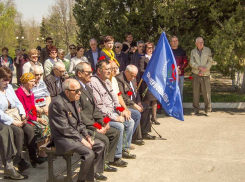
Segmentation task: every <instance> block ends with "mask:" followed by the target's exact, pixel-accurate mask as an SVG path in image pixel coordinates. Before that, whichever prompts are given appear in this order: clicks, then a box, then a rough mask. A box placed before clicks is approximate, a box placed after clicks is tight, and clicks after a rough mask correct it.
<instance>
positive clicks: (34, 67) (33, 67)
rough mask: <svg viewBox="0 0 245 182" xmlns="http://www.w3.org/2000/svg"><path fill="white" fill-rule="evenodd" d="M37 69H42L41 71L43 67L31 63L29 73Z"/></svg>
mask: <svg viewBox="0 0 245 182" xmlns="http://www.w3.org/2000/svg"><path fill="white" fill-rule="evenodd" d="M37 70H41V71H42V73H43V69H41V66H39V65H33V66H31V68H30V72H31V73H33V74H34V73H35V71H37Z"/></svg>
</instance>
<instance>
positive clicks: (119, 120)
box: [116, 116, 125, 123]
mask: <svg viewBox="0 0 245 182" xmlns="http://www.w3.org/2000/svg"><path fill="white" fill-rule="evenodd" d="M116 121H117V122H120V123H123V122H124V121H125V120H124V117H123V116H117V120H116Z"/></svg>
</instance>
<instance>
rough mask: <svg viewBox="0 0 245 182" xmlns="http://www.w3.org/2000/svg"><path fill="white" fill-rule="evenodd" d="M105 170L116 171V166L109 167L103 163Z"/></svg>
mask: <svg viewBox="0 0 245 182" xmlns="http://www.w3.org/2000/svg"><path fill="white" fill-rule="evenodd" d="M104 171H106V172H117V168H115V167H111V166H109V165H108V164H105V170H104Z"/></svg>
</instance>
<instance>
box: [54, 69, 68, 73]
mask: <svg viewBox="0 0 245 182" xmlns="http://www.w3.org/2000/svg"><path fill="white" fill-rule="evenodd" d="M55 69H56V70H57V71H59V72H60V73H64V72H65V71H66V70H58V69H57V68H55Z"/></svg>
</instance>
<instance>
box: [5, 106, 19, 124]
mask: <svg viewBox="0 0 245 182" xmlns="http://www.w3.org/2000/svg"><path fill="white" fill-rule="evenodd" d="M5 114H7V115H9V116H10V117H11V118H13V119H14V120H15V121H21V117H20V114H19V110H18V109H17V108H16V107H14V108H11V109H7V110H6V111H5ZM21 122H22V121H21Z"/></svg>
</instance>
